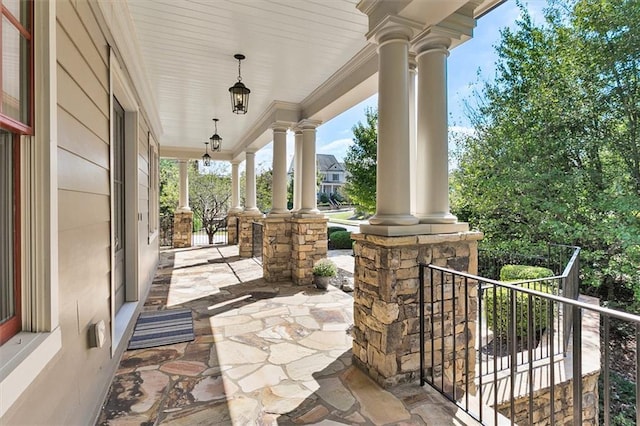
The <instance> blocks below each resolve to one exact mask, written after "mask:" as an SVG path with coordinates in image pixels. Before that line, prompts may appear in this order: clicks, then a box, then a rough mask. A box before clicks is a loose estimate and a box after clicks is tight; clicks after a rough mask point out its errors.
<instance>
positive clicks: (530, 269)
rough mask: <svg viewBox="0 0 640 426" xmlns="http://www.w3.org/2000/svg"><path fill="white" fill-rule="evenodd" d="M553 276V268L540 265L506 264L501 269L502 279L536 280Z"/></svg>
mask: <svg viewBox="0 0 640 426" xmlns="http://www.w3.org/2000/svg"><path fill="white" fill-rule="evenodd" d="M552 276H553V271H552V270H551V269H547V268H541V267H539V266H527V265H504V266H503V267H502V269H500V281H521V280H536V279H539V278H549V277H552Z"/></svg>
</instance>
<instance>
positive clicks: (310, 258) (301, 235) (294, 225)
mask: <svg viewBox="0 0 640 426" xmlns="http://www.w3.org/2000/svg"><path fill="white" fill-rule="evenodd" d="M327 222H328V219H326V218H324V217H322V216H320V217H313V218H303V217H302V218H295V217H294V218H292V219H291V241H292V244H291V278H292V280H293V283H294V284H297V285H309V284H311V283H312V282H313V265H314V264H315V263H316V262H317V261H318V260H320V259H322V258H324V257H327Z"/></svg>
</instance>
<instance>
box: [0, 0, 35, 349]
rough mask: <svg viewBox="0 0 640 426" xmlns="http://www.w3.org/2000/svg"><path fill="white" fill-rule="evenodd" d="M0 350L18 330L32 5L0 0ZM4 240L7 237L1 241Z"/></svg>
mask: <svg viewBox="0 0 640 426" xmlns="http://www.w3.org/2000/svg"><path fill="white" fill-rule="evenodd" d="M0 6H1V9H2V18H1V20H0V31H1V33H0V34H2V35H1V37H2V42H1V43H0V50H1V51H2V63H1V64H0V70H1V71H0V72H1V74H2V78H1V79H0V96H1V99H0V235H2V236H3V237H2V238H0V345H1V344H3V343H4V342H6V341H7V340H9V338H11V337H12V336H13V335H15V334H16V333H18V332H19V331H20V330H21V326H22V317H21V310H22V306H21V281H20V254H21V253H20V225H21V223H20V154H21V153H20V143H21V136H23V135H31V134H32V133H33V131H32V127H31V126H32V122H33V53H32V52H33V48H32V46H33V38H32V34H31V29H32V24H31V22H32V20H33V3H32V2H31V1H27V0H0ZM5 236H6V237H5Z"/></svg>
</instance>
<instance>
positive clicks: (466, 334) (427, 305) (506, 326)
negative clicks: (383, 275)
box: [419, 251, 640, 425]
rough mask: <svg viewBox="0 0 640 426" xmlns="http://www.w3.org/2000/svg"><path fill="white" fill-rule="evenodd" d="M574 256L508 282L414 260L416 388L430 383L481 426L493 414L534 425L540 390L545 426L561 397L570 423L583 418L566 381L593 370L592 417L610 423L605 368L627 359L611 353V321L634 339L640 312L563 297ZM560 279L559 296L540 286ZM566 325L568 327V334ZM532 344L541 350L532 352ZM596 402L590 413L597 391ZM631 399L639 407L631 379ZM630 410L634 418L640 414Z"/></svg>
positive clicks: (494, 418) (639, 353) (577, 393)
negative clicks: (498, 338)
mask: <svg viewBox="0 0 640 426" xmlns="http://www.w3.org/2000/svg"><path fill="white" fill-rule="evenodd" d="M577 255H578V252H576V251H574V253H573V255H572V256H571V259H572V261H570V262H569V264H567V267H566V268H565V271H564V272H565V273H564V274H563V275H562V276H557V277H553V278H547V279H544V280H534V281H521V282H514V283H504V282H499V281H496V280H492V279H488V278H482V277H479V276H475V275H471V274H467V273H462V272H458V271H454V270H450V269H445V268H441V267H438V266H434V265H421V266H420V307H419V315H420V348H421V349H420V352H421V353H420V356H421V359H420V378H421V384H425V383H428V384H430V385H431V386H432V387H434V388H436V389H437V390H438V391H440V392H441V393H442V394H443V395H444V396H446V397H447V398H449V399H450V400H451V401H453V402H455V403H456V404H457V405H458V406H459V407H461V408H462V409H463V410H465V411H466V412H468V413H469V414H470V415H472V416H473V417H475V418H476V419H477V420H478V421H479V422H481V423H482V424H492V423H493V424H498V423H499V417H501V416H506V417H507V418H509V420H510V421H511V423H512V424H514V423H516V422H518V423H521V424H534V423H537V422H540V421H541V420H540V418H536V419H535V422H534V416H539V415H540V413H539V412H538V413H536V411H535V410H540V408H539V406H538V405H537V403H536V402H534V399H535V398H536V397H540V394H541V389H542V388H544V389H545V392H547V394H546V396H545V397H544V398H546V399H545V400H546V403H548V404H549V409H548V410H547V411H546V413H547V414H546V415H547V416H548V418H547V420H546V421H545V423H547V424H556V420H558V421H566V419H567V417H566V416H565V417H564V420H563V419H562V418H558V417H559V416H560V414H559V413H561V412H562V410H561V409H560V408H559V407H558V405H560V404H565V403H567V401H569V400H570V401H571V402H569V403H570V404H573V405H572V408H570V410H571V413H570V415H571V416H572V422H573V424H582V420H583V403H584V402H583V400H584V401H589V398H587V397H585V394H583V392H584V389H583V385H584V383H583V380H576V379H575V378H582V377H583V374H584V375H597V374H601V375H602V376H603V377H602V380H603V389H604V391H603V392H602V394H601V395H600V397H602V398H603V403H604V410H603V411H602V416H603V418H601V421H603V422H604V424H605V425H608V424H610V421H611V420H612V419H611V410H610V409H609V407H610V404H611V401H612V392H611V386H610V383H609V380H610V378H609V377H610V366H611V365H617V363H618V360H619V359H620V358H619V357H625V358H626V357H629V354H628V353H612V351H611V350H610V345H609V332H610V329H611V327H612V325H611V324H612V322H616V323H617V325H616V326H615V327H620V326H621V325H620V324H624V326H625V327H628V328H631V329H632V330H634V331H635V334H636V336H640V317H639V316H635V315H631V314H627V313H624V312H620V311H616V310H612V309H606V308H602V307H600V306H598V305H597V304H588V303H585V302H583V301H578V300H575V299H573V298H568V297H564V296H562V294H563V293H564V291H565V289H566V287H568V286H571V285H572V283H571V282H570V281H571V280H573V278H572V277H571V276H572V275H574V274H576V275H577V267H576V265H577V264H578V261H577ZM569 266H571V268H569ZM559 280H560V284H559V285H560V287H561V289H562V290H563V293H560V294H554V293H552V292H551V293H549V292H547V291H546V289H544V288H543V287H541V286H542V285H543V284H545V285H549V286H552V285H556V283H557V282H558V281H559ZM575 281H577V280H575ZM541 290H543V291H541ZM574 290H575V289H573V288H571V289H567V290H566V291H567V292H571V291H574ZM498 306H502V307H503V308H498ZM601 319H602V329H603V331H602V334H600V333H599V328H600V324H601V323H600V320H601ZM567 324H569V326H567ZM566 330H572V331H571V332H570V335H566V334H567V331H566ZM489 332H490V333H489ZM498 333H503V334H506V340H505V344H504V345H501V344H493V345H491V344H490V343H491V342H493V341H494V338H495V337H494V336H495V335H496V334H498ZM601 339H602V340H601ZM496 343H497V342H496ZM639 345H640V339H637V340H636V341H635V344H634V345H631V346H633V347H632V348H630V350H635V354H634V355H633V357H634V358H635V371H636V377H640V371H639V369H640V359H639V357H640V350H639V349H640V348H639V347H638V346H639ZM559 347H561V348H563V349H562V350H558V349H559ZM601 347H602V348H603V351H602V355H601V354H600V348H601ZM539 348H541V349H539ZM538 350H541V351H542V354H543V355H544V356H536V351H538ZM505 357H507V358H510V359H511V361H509V362H507V363H506V366H507V367H506V368H501V366H500V365H499V362H500V359H502V358H505ZM517 359H519V361H518V362H516V361H515V360H517ZM598 360H599V362H598ZM585 383H586V382H585ZM560 386H562V387H560ZM592 396H593V393H592ZM556 397H558V398H556ZM583 397H584V398H583ZM617 397H619V396H617ZM595 398H596V402H595V410H597V408H598V407H597V398H598V392H597V390H596V391H595ZM632 398H633V399H634V400H633V401H630V402H629V403H630V404H636V405H637V406H640V389H639V388H638V385H637V382H636V384H635V395H634V396H633V397H632ZM516 401H518V402H516ZM523 401H524V402H523ZM536 401H537V400H536ZM516 403H518V404H525V406H526V407H528V408H526V409H524V410H520V413H521V414H522V413H524V414H522V415H525V416H526V418H517V416H516V407H515V404H516ZM591 405H594V404H593V401H591ZM488 407H491V408H488ZM498 411H500V413H502V414H499V412H498ZM518 415H520V414H518ZM635 415H636V418H635V421H636V424H640V411H639V412H636V414H635ZM585 420H588V419H585Z"/></svg>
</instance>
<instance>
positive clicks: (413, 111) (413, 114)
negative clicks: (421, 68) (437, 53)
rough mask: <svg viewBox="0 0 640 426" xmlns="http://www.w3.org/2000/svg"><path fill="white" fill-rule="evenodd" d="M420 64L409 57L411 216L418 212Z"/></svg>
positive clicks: (411, 56)
mask: <svg viewBox="0 0 640 426" xmlns="http://www.w3.org/2000/svg"><path fill="white" fill-rule="evenodd" d="M417 66H418V64H417V63H416V58H415V56H414V55H410V57H409V149H410V151H411V155H410V156H409V169H410V176H411V177H410V178H409V189H410V192H411V194H410V195H411V210H410V212H411V214H415V211H416V166H417V165H416V145H417V133H418V123H417V120H418V117H417V112H418V109H417V105H416V102H417V97H416V96H417V89H416V84H417V82H416V79H417V78H418V75H417V74H418V70H417Z"/></svg>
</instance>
